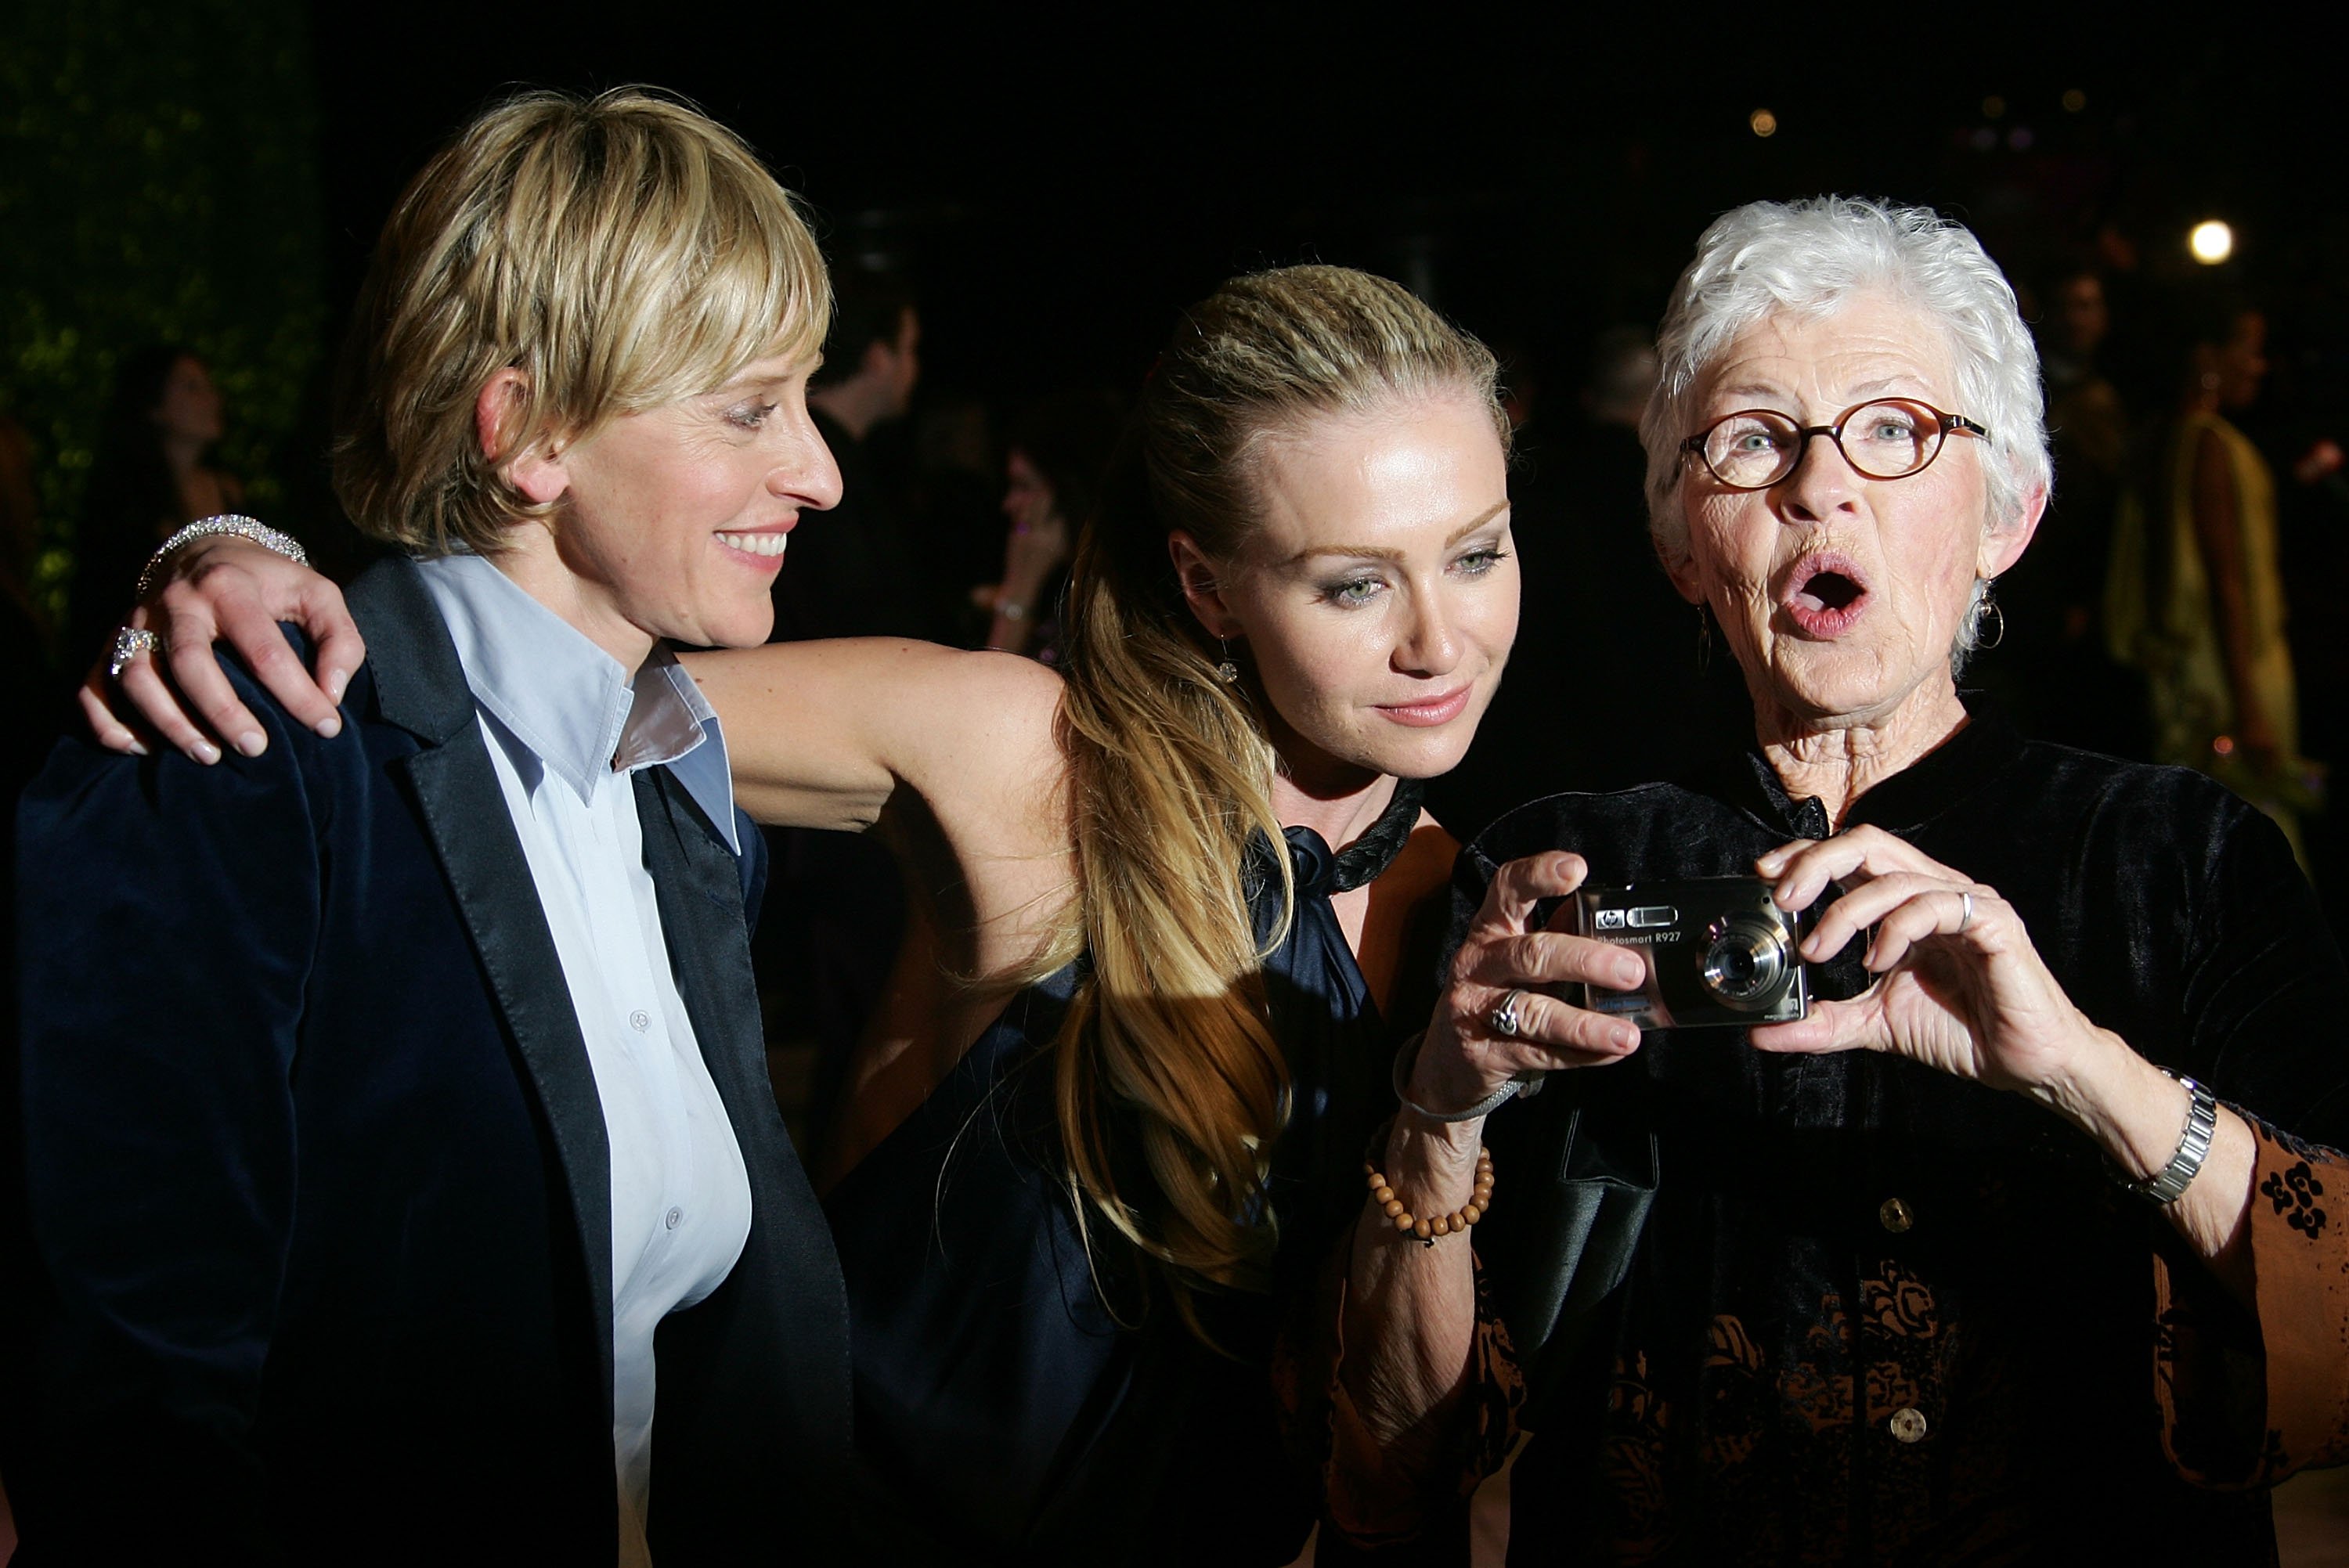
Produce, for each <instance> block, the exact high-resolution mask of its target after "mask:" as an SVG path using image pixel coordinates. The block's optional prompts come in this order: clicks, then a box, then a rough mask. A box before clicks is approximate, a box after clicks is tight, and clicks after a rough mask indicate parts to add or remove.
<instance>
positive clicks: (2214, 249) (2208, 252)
mask: <svg viewBox="0 0 2349 1568" xmlns="http://www.w3.org/2000/svg"><path fill="white" fill-rule="evenodd" d="M2186 248H2187V249H2188V250H2189V251H2191V252H2193V253H2194V259H2195V260H2196V261H2198V262H2199V263H2202V264H2203V265H2204V266H2206V267H2215V266H2217V265H2218V264H2219V263H2220V262H2223V261H2225V260H2226V259H2227V258H2228V257H2229V256H2231V255H2233V254H2234V253H2235V231H2234V230H2232V229H2230V228H2229V227H2227V225H2226V224H2224V223H2221V222H2219V220H2218V219H2216V218H2207V219H2205V220H2203V221H2202V222H2199V223H2197V224H2195V225H2194V232H2192V233H2190V234H2189V235H2187V236H2186Z"/></svg>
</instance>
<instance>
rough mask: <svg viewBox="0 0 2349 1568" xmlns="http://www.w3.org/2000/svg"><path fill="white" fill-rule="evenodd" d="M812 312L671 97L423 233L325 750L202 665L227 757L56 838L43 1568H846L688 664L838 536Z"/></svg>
mask: <svg viewBox="0 0 2349 1568" xmlns="http://www.w3.org/2000/svg"><path fill="white" fill-rule="evenodd" d="M826 304H827V294H826V290H825V287H824V281H823V269H822V266H821V264H820V263H819V261H818V259H817V255H816V252H815V248H814V244H813V242H812V239H811V237H810V236H809V234H808V232H807V231H806V227H805V225H804V224H803V223H802V222H801V220H800V217H799V215H798V212H797V211H796V209H795V208H794V206H793V204H792V201H791V198H790V197H789V196H788V195H786V194H785V193H784V192H783V191H782V190H781V187H780V186H778V185H777V184H776V183H775V182H774V181H773V179H772V178H771V176H770V175H768V174H767V173H766V171H765V170H763V169H761V167H760V165H759V164H758V162H757V160H755V159H753V158H752V157H751V156H750V154H749V152H748V151H747V150H745V149H744V148H743V147H742V145H741V144H740V142H739V141H737V140H736V139H734V138H733V137H732V136H731V135H730V134H729V133H728V132H726V131H725V130H724V129H722V128H720V127H719V126H717V125H716V124H714V123H712V122H711V121H709V120H708V119H705V118H703V117H702V116H700V115H699V114H698V113H696V112H694V111H693V110H691V109H689V108H685V107H684V106H682V105H679V104H677V103H674V102H671V101H668V100H667V99H663V98H657V97H654V96H652V95H649V94H647V93H644V92H641V91H636V90H621V91H617V92H612V93H606V94H604V95H602V96H601V97H598V98H589V99H582V98H567V97H564V96H561V95H557V94H552V93H534V94H529V95H525V96H523V97H521V98H515V99H512V100H510V101H508V102H506V103H503V104H500V105H497V106H494V107H492V108H490V109H488V110H486V111H485V112H483V113H482V114H481V115H480V116H478V117H477V118H476V119H474V120H473V121H472V122H471V124H470V125H468V126H467V127H466V128H464V129H462V130H461V131H460V133H459V134H458V136H457V137H456V138H455V139H453V140H452V141H451V142H450V145H449V146H448V147H447V148H446V149H444V150H442V151H441V152H440V154H439V155H438V156H436V157H435V158H434V159H433V160H431V161H430V162H429V164H427V165H426V167H425V168H424V170H422V171H421V172H420V173H419V175H418V176H417V177H416V180H415V181H413V182H412V183H411V184H410V186H409V189H408V190H407V191H406V192H405V193H404V194H403V196H402V197H401V199H400V201H399V203H398V207H397V209H396V210H395V211H394V213H393V215H392V217H391V219H390V221H389V222H388V225H387V227H386V230H385V233H384V238H383V242H382V244H381V245H380V247H379V248H378V251H377V253H376V256H375V259H374V262H373V263H372V266H371V269H370V273H369V276H368V281H367V289H366V292H365V294H364V295H363V297H362V300H361V304H360V307H359V310H358V313H357V318H356V321H355V324H354V327H353V338H352V347H351V354H350V356H349V357H348V359H347V363H346V373H345V379H344V383H343V386H342V388H341V394H340V397H339V399H338V402H339V408H338V427H339V428H338V442H337V449H336V480H337V485H338V488H339V490H340V493H341V495H342V497H343V499H344V500H345V502H346V504H347V507H348V509H349V511H350V512H351V514H352V516H353V518H354V519H355V520H356V521H357V522H358V524H359V525H360V527H361V528H362V529H363V530H365V531H367V532H368V533H370V534H371V535H373V536H374V537H376V538H378V539H379V540H382V541H383V542H386V543H388V544H390V545H392V546H394V547H395V548H396V549H397V550H398V554H397V555H395V556H393V557H392V558H390V559H387V560H384V561H381V562H378V563H377V564H376V565H375V566H373V567H372V568H370V569H369V570H368V571H367V573H365V574H363V575H362V576H361V577H360V578H359V579H358V580H357V582H356V583H354V584H353V585H352V588H351V596H350V603H351V610H352V614H354V615H355V617H356V624H357V627H358V628H364V631H365V634H366V636H367V644H368V646H369V649H370V656H369V659H368V662H367V665H365V667H364V668H361V669H358V670H357V673H356V675H355V676H353V677H352V678H351V680H350V683H349V686H348V689H347V691H341V690H339V689H338V691H337V694H336V695H337V696H340V697H341V698H342V703H341V707H339V709H337V708H335V707H323V708H322V707H320V706H318V702H319V699H317V698H316V696H313V697H311V698H308V699H305V700H306V701H307V702H308V703H309V704H310V705H311V706H307V707H305V706H304V701H302V700H297V701H295V702H292V703H287V702H281V701H277V700H272V699H269V698H265V697H264V696H263V695H262V692H261V689H260V688H259V687H258V686H256V685H255V684H254V682H252V681H251V680H250V679H248V678H247V677H245V676H243V673H242V672H239V673H238V674H236V675H235V676H233V677H231V676H228V675H226V674H225V673H224V672H223V671H222V668H221V666H220V665H217V664H216V663H214V662H213V661H212V660H211V659H210V658H209V657H206V656H205V655H204V650H203V649H202V646H201V645H200V639H188V638H184V637H183V638H182V640H181V643H180V644H179V645H178V646H177V647H176V648H175V650H174V652H175V654H176V655H177V657H178V660H179V667H180V668H181V669H182V670H187V669H190V668H191V667H195V665H194V663H193V662H192V661H200V662H201V665H202V673H203V674H204V675H205V676H209V677H210V678H211V679H212V681H213V682H214V683H216V684H217V685H218V686H220V689H219V690H217V691H215V693H214V694H213V700H214V702H215V704H217V703H218V702H220V701H223V700H224V701H227V702H229V703H232V704H233V705H235V707H236V708H237V711H238V714H239V717H238V719H237V721H236V722H235V723H233V724H231V725H229V726H228V727H225V728H224V730H223V732H222V733H223V735H224V736H225V738H227V739H228V741H229V743H230V747H231V748H232V749H233V752H234V754H235V755H234V756H233V758H229V759H226V760H223V759H222V755H221V751H220V749H219V748H215V747H212V745H211V744H210V743H209V742H206V743H204V744H202V745H201V746H198V745H191V746H190V747H188V748H185V750H186V753H187V754H186V755H183V754H182V752H181V750H161V751H159V752H158V753H156V754H153V755H145V756H114V755H110V754H109V753H106V752H104V751H100V750H98V749H96V748H91V747H88V746H77V745H67V746H65V747H62V748H59V750H58V752H57V755H56V756H55V757H54V758H52V759H51V761H50V764H49V767H48V769H47V772H46V773H45V774H44V775H43V776H42V778H41V779H39V780H38V781H36V783H35V784H34V785H33V787H32V788H31V789H29V790H28V791H27V793H26V804H25V808H24V818H23V827H24V832H23V843H24V858H23V868H24V877H25V887H26V890H27V891H26V906H25V908H26V920H25V923H24V926H23V930H24V942H23V944H22V954H21V959H22V962H23V964H24V966H25V971H26V975H28V976H30V977H31V978H30V981H29V983H28V984H27V985H26V987H25V1006H24V1020H25V1029H24V1059H25V1065H26V1080H25V1081H26V1092H25V1095H24V1109H25V1117H26V1128H25V1130H26V1150H27V1156H26V1167H27V1172H28V1190H29V1200H30V1204H31V1208H32V1212H33V1215H34V1222H35V1226H36V1232H37V1233H38V1236H39V1240H40V1243H41V1253H42V1261H43V1263H44V1264H45V1265H46V1267H47V1272H48V1274H50V1276H51V1277H52V1279H53V1280H54V1282H55V1284H56V1285H57V1298H56V1303H55V1306H54V1311H53V1313H52V1315H51V1320H50V1322H49V1324H48V1330H49V1337H48V1339H47V1342H46V1346H45V1348H46V1349H47V1360H46V1363H45V1365H44V1367H43V1368H42V1373H43V1376H42V1378H41V1385H42V1387H43V1389H44V1403H43V1408H41V1409H40V1410H39V1411H38V1412H37V1413H36V1415H35V1417H34V1418H33V1419H34V1420H35V1421H36V1424H37V1428H36V1429H37V1432H38V1439H37V1441H36V1443H35V1444H34V1445H32V1446H31V1447H30V1448H29V1449H28V1451H29V1452H31V1453H32V1454H34V1455H35V1456H36V1457H35V1458H34V1459H33V1460H31V1461H30V1462H29V1463H28V1465H27V1467H26V1470H24V1471H23V1472H22V1473H17V1472H15V1471H12V1473H11V1474H10V1476H9V1478H8V1480H9V1486H10V1491H11V1493H12V1496H13V1498H14V1500H15V1501H16V1504H17V1506H18V1508H19V1511H20V1519H21V1522H22V1529H23V1534H24V1540H25V1543H26V1548H27V1551H28V1552H38V1553H46V1554H48V1555H52V1556H54V1557H56V1558H57V1559H58V1560H60V1561H68V1560H69V1561H108V1562H112V1561H124V1562H149V1561H166V1560H171V1559H174V1558H184V1557H186V1556H188V1555H189V1554H190V1553H191V1551H192V1552H194V1553H197V1554H200V1555H203V1556H205V1557H208V1558H211V1557H218V1558H223V1559H233V1560H236V1561H261V1560H275V1559H277V1558H278V1557H280V1556H283V1557H284V1558H285V1559H287V1560H291V1561H299V1562H318V1563H328V1562H331V1563H378V1562H383V1563H389V1562H415V1561H419V1560H427V1559H442V1558H448V1557H450V1556H455V1557H458V1558H460V1559H463V1560H467V1561H472V1560H483V1561H488V1560H497V1561H511V1562H564V1563H620V1564H622V1565H623V1568H627V1565H629V1564H641V1563H646V1562H647V1561H649V1560H650V1559H651V1558H652V1557H653V1556H656V1555H657V1557H658V1559H659V1561H660V1562H662V1563H664V1564H678V1563H697V1562H711V1563H716V1562H726V1563H733V1562H740V1561H743V1560H745V1559H746V1558H747V1557H750V1556H751V1555H754V1554H755V1555H761V1556H763V1555H768V1554H773V1553H782V1554H785V1555H789V1556H792V1557H793V1558H795V1559H803V1560H805V1561H809V1562H826V1561H833V1560H836V1556H837V1554H838V1553H839V1552H840V1551H841V1550H842V1547H843V1539H844V1537H845V1534H846V1532H847V1527H848V1516H849V1513H850V1503H849V1501H848V1499H849V1495H850V1494H849V1489H848V1478H849V1474H850V1469H851V1467H850V1465H849V1462H848V1451H847V1450H848V1430H849V1425H850V1409H851V1403H850V1386H849V1370H848V1323H847V1315H846V1309H845V1305H844V1303H843V1300H842V1287H841V1281H840V1272H839V1264H838V1260H837V1258H836V1256H835V1255H834V1253H833V1249H832V1244H831V1240H830V1237H829V1235H828V1233H827V1232H826V1229H825V1226H824V1223H823V1215H822V1213H821V1212H820V1211H819V1210H818V1208H817V1206H816V1203H815V1199H814V1194H813V1192H812V1191H811V1189H810V1187H809V1185H808V1182H807V1180H806V1177H805V1176H804V1174H803V1173H802V1171H801V1170H800V1167H799V1164H798V1161H797V1160H796V1158H795V1156H794V1155H793V1153H792V1147H791V1142H790V1140H789V1137H788V1135H787V1134H786V1132H785V1130H784V1129H783V1126H782V1122H781V1117H780V1114H779V1113H778V1111H777V1109H776V1106H775V1103H774V1099H773V1096H772V1093H771V1090H770V1088H769V1087H768V1084H767V1078H766V1065H765V1054H764V1040H763V1037H762V1031H761V1020H760V1012H759V1004H758V995H757V992H756V988H755V986H754V985H752V983H751V979H750V954H749V949H748V945H747V939H746V919H745V900H746V895H747V893H748V892H749V890H750V889H751V888H753V887H755V886H756V885H758V882H759V881H760V879H761V874H762V860H761V857H762V852H763V851H762V847H761V840H760V839H759V837H758V835H757V833H756V831H755V830H753V829H752V828H751V826H750V823H749V821H748V820H747V819H745V818H743V817H741V816H740V813H739V812H738V811H737V810H735V808H734V805H733V800H732V797H731V794H730V788H729V785H728V782H727V769H726V763H725V738H724V736H723V735H722V733H721V732H720V731H719V727H718V724H717V722H716V717H715V715H714V714H713V713H712V712H711V711H710V708H709V705H708V704H707V703H706V702H704V701H703V700H702V698H701V696H700V694H699V692H698V689H697V688H696V687H695V686H694V685H693V683H692V681H691V680H690V679H688V677H687V676H685V674H684V672H683V671H682V670H681V669H680V668H679V667H678V665H677V662H676V659H675V656H674V655H672V654H671V653H670V652H669V646H670V645H671V644H676V643H681V644H685V645H692V646H703V645H747V644H757V643H760V642H761V641H763V640H764V638H765V636H766V634H767V631H768V627H769V624H770V622H771V614H772V610H771V599H770V596H769V595H770V590H771V583H772V581H773V576H774V572H775V569H776V566H777V564H778V561H779V558H780V555H781V543H782V540H783V537H784V535H785V534H786V533H787V532H788V531H789V530H790V529H791V528H792V526H793V524H794V523H795V522H796V521H798V517H799V514H800V512H801V511H802V510H821V509H823V508H824V507H827V506H830V505H831V504H833V502H834V501H835V500H837V499H838V496H839V477H838V474H837V471H836V470H835V469H834V468H833V462H832V459H831V456H830V454H829V453H828V452H827V451H826V450H825V449H824V447H823V442H822V441H821V440H820V439H819V438H817V437H816V435H815V432H814V428H813V427H812V424H810V422H809V419H808V415H807V409H806V405H805V399H804V392H805V387H806V380H807V375H808V371H809V370H810V369H811V368H812V361H813V346H814V345H815V344H816V343H818V342H820V341H821V339H822V337H823V327H824V319H825V311H826ZM188 533H189V534H193V535H195V536H197V537H199V538H200V539H204V538H213V537H218V538H225V539H237V540H239V541H240V542H246V541H251V540H255V539H258V540H261V541H264V542H267V543H269V544H270V545H271V546H272V547H274V548H280V549H284V548H288V547H289V542H287V541H286V540H285V539H284V537H283V536H282V535H277V534H275V533H274V532H272V531H269V530H266V529H264V528H262V527H260V526H259V525H258V524H256V523H254V521H252V520H250V519H245V518H235V517H227V518H217V519H213V520H211V521H209V522H206V523H199V524H197V525H195V526H194V528H193V529H191V530H190V531H188ZM182 537H183V538H184V537H186V535H182ZM253 547H254V548H258V546H253ZM167 549H168V546H167ZM267 559H270V560H272V561H276V560H277V559H278V558H277V557H276V556H274V555H273V556H269V557H267ZM282 563H283V562H281V564H282ZM341 636H342V637H343V638H344V639H345V640H346V641H349V640H355V638H356V636H357V631H356V630H351V631H347V632H345V633H343V634H341ZM151 644H152V636H151V634H148V633H146V632H145V631H144V628H143V627H141V626H139V625H136V624H134V625H132V626H129V627H126V628H125V629H124V631H123V632H122V633H121V634H120V636H119V640H118V645H117V665H118V666H119V667H120V668H122V671H123V676H124V681H125V686H126V687H127V688H129V689H130V690H132V691H134V692H135V691H138V690H140V689H141V688H142V687H145V688H147V689H150V690H157V691H160V689H161V687H160V681H159V680H158V677H157V675H156V672H155V670H154V667H153V665H154V661H153V660H152V659H151V658H150V657H148V656H146V655H147V650H148V648H150V647H151ZM274 653H275V655H276V660H277V662H278V663H279V664H280V665H291V664H292V663H293V659H292V656H291V655H290V653H289V651H288V650H286V649H285V647H283V646H282V645H281V646H279V647H278V648H277V649H275V650H274ZM326 654H327V655H328V656H330V657H339V656H341V655H340V654H339V652H338V651H337V645H336V642H335V641H334V640H333V639H332V638H330V639H329V642H328V645H327V647H326ZM260 665H261V667H263V668H264V669H266V668H268V667H269V661H268V660H266V659H264V660H262V661H260ZM231 678H233V679H234V680H235V682H236V683H237V685H236V687H235V689H233V690H231V689H229V688H228V687H227V686H226V682H227V681H228V680H230V679H231ZM215 711H218V710H217V707H216V708H215ZM337 735H339V737H340V738H338V739H333V740H329V739H328V737H333V736H337ZM205 763H217V764H218V765H217V766H203V765H202V764H205ZM129 932H136V933H137V934H138V939H137V940H136V941H135V942H129V943H125V942H124V941H123V940H121V938H122V936H123V934H125V933H129ZM13 1288H23V1287H22V1286H21V1285H15V1286H13ZM656 1408H657V1414H658V1421H657V1425H658V1431H659V1442H658V1444H657V1453H656V1445H655V1443H654V1440H653V1437H654V1429H655V1425H656V1421H655V1415H656ZM125 1497H134V1498H136V1499H137V1500H138V1503H137V1506H135V1507H130V1508H125V1507H124V1506H123V1504H122V1500H123V1499H124V1498H125ZM191 1543H192V1544H191Z"/></svg>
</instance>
